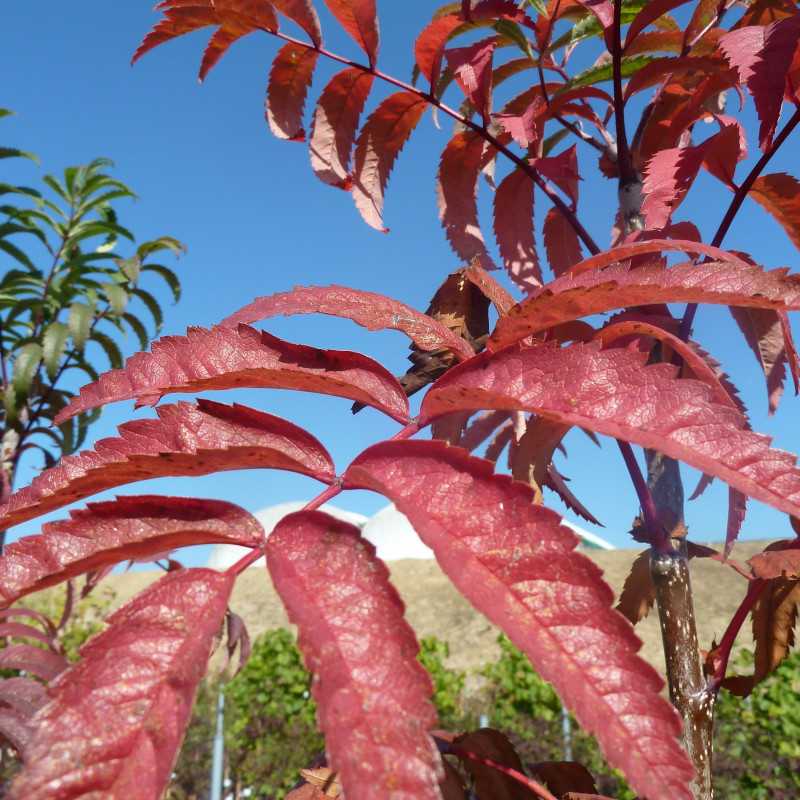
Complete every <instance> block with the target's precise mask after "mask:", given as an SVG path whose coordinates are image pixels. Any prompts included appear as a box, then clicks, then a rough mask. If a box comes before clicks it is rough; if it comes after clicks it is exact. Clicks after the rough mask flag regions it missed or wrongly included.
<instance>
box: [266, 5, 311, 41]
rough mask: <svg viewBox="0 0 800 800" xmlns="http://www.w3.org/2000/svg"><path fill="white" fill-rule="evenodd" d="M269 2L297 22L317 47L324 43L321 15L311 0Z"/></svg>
mask: <svg viewBox="0 0 800 800" xmlns="http://www.w3.org/2000/svg"><path fill="white" fill-rule="evenodd" d="M269 2H270V3H271V4H272V5H273V6H275V8H277V9H278V11H280V12H281V14H284V15H285V16H287V17H288V18H289V19H290V20H292V22H295V23H297V24H298V25H299V26H300V27H301V28H302V29H303V30H304V31H305V32H306V33H307V34H308V37H309V38H310V39H311V41H312V42H313V43H314V44H315V45H316V46H317V47H319V46H320V45H321V44H322V31H321V30H320V27H319V17H318V16H317V12H316V10H315V9H314V5H313V3H312V2H311V0H269Z"/></svg>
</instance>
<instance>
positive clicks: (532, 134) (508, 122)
mask: <svg viewBox="0 0 800 800" xmlns="http://www.w3.org/2000/svg"><path fill="white" fill-rule="evenodd" d="M523 61H525V62H526V63H530V62H529V61H528V60H527V59H523ZM544 110H545V103H544V100H542V98H541V97H537V98H536V99H535V100H534V101H533V102H532V103H531V104H530V105H529V106H528V107H527V108H526V109H525V111H523V112H522V114H492V117H493V119H495V120H497V122H499V123H500V124H501V125H502V126H503V128H504V129H505V130H506V132H507V133H508V135H509V136H511V138H512V139H513V140H514V141H515V142H516V143H517V144H518V145H519V146H520V147H524V148H525V149H526V150H527V149H528V148H529V147H531V146H532V145H535V144H536V142H537V141H538V140H539V131H538V129H537V127H536V120H537V118H538V117H539V116H540V114H541V113H542V112H543V111H544Z"/></svg>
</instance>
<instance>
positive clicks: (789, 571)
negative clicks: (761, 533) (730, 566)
mask: <svg viewBox="0 0 800 800" xmlns="http://www.w3.org/2000/svg"><path fill="white" fill-rule="evenodd" d="M747 563H748V564H750V566H751V567H752V569H753V575H755V576H756V577H757V578H766V579H770V578H800V539H791V540H787V541H782V542H774V543H773V544H772V545H770V548H769V549H768V550H764V552H763V553H757V554H756V555H754V556H753V557H752V558H751V559H750V560H749V561H748V562H747Z"/></svg>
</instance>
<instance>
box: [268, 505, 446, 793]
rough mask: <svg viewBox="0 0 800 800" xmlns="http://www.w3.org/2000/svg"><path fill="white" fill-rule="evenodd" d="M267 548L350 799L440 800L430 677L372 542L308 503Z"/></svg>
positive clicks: (333, 758)
mask: <svg viewBox="0 0 800 800" xmlns="http://www.w3.org/2000/svg"><path fill="white" fill-rule="evenodd" d="M266 551H267V564H268V566H269V572H270V575H271V576H272V580H273V583H274V585H275V588H276V589H277V591H278V593H279V594H280V596H281V599H282V600H283V603H284V605H285V606H286V610H287V613H288V615H289V619H290V620H291V621H292V622H293V623H295V624H296V625H297V626H298V628H299V637H298V644H299V646H300V649H301V650H302V651H303V654H304V657H305V661H306V665H307V667H308V668H309V669H310V670H311V672H313V673H314V683H313V685H312V687H313V688H312V691H313V694H314V699H315V700H316V701H317V704H318V706H319V712H318V719H319V724H320V727H321V729H322V731H323V732H324V733H325V737H326V739H325V740H326V748H327V751H328V753H329V755H330V760H331V767H332V768H333V769H334V770H336V771H338V772H339V773H340V774H341V781H342V786H343V788H344V791H345V792H346V793H347V797H348V798H355V800H359V799H361V798H363V799H364V800H366V799H367V798H380V797H399V796H401V795H402V796H404V797H409V798H410V797H413V798H431V800H435V799H436V798H439V797H440V794H439V790H438V782H439V780H440V778H441V777H442V771H441V765H440V762H439V756H438V754H437V752H436V748H435V746H434V744H433V740H432V739H431V737H430V735H429V734H428V731H430V730H431V729H432V728H434V727H435V725H436V712H435V711H434V709H433V706H432V705H431V702H430V697H431V694H432V686H431V681H430V678H429V677H428V675H427V674H426V672H425V670H424V669H423V668H422V667H421V665H420V664H419V662H418V661H417V660H416V655H417V652H418V651H419V646H418V644H417V640H416V637H415V636H414V632H413V630H412V629H411V627H410V626H409V625H408V623H407V622H406V621H405V620H404V619H403V611H404V608H403V602H402V600H401V599H400V597H399V595H398V594H397V592H396V591H395V589H394V587H393V586H392V585H391V583H390V582H389V571H388V570H387V569H386V566H385V565H384V564H383V562H382V561H380V560H379V559H378V558H377V557H376V556H375V548H374V547H373V546H372V545H371V544H370V543H369V542H367V541H365V540H364V539H362V538H361V535H360V533H359V531H358V529H357V528H355V527H354V526H352V525H349V524H348V523H345V522H341V521H340V520H337V519H334V518H333V517H330V516H328V515H327V514H323V513H321V512H319V511H301V512H299V513H297V514H291V515H289V516H288V517H285V518H284V519H283V520H281V522H279V523H278V525H277V526H276V528H275V530H274V531H273V533H272V534H271V535H270V537H269V539H268V540H267V547H266ZM354 601H355V602H354Z"/></svg>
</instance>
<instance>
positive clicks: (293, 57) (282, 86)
mask: <svg viewBox="0 0 800 800" xmlns="http://www.w3.org/2000/svg"><path fill="white" fill-rule="evenodd" d="M318 55H319V54H318V53H317V51H316V50H309V48H307V47H301V46H300V45H297V44H292V43H291V42H290V43H289V44H285V45H284V46H283V47H282V48H281V49H280V50H279V51H278V55H276V56H275V60H274V61H273V62H272V69H271V70H270V73H269V85H268V86H267V105H266V118H267V123H268V124H269V127H270V130H271V131H272V132H273V133H274V134H275V136H277V137H278V138H279V139H288V140H289V141H290V142H302V141H304V140H305V138H306V132H305V129H304V128H303V109H304V107H305V104H306V96H307V95H308V89H309V87H310V86H311V80H312V79H313V77H314V67H316V65H317V57H318Z"/></svg>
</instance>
